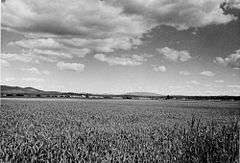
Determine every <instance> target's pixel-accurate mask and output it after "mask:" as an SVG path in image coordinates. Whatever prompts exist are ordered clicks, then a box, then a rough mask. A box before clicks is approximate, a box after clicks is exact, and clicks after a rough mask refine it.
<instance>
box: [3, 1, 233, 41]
mask: <svg viewBox="0 0 240 163" xmlns="http://www.w3.org/2000/svg"><path fill="white" fill-rule="evenodd" d="M221 3H222V1H219V0H204V1H198V0H185V1H182V0H175V1H167V0H152V1H148V2H146V1H145V0H121V1H118V0H104V1H95V0H81V1H76V0H63V1H61V2H59V1H49V0H42V1H34V0H8V1H6V2H5V3H3V4H2V10H3V16H2V22H3V24H4V25H5V26H8V27H10V28H14V29H16V30H19V31H28V32H32V33H34V32H42V33H50V34H56V35H83V36H84V35H88V36H91V37H99V36H102V37H103V36H109V35H131V36H136V35H138V34H142V33H143V32H145V31H146V30H148V29H149V28H151V27H154V26H157V25H161V24H167V25H171V26H174V27H176V28H178V29H186V28H189V27H202V26H205V25H209V24H221V23H227V22H229V21H231V20H233V19H234V17H233V16H231V15H225V14H224V13H223V11H222V9H221V8H220V4H221Z"/></svg>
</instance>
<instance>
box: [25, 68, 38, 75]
mask: <svg viewBox="0 0 240 163" xmlns="http://www.w3.org/2000/svg"><path fill="white" fill-rule="evenodd" d="M21 70H22V71H25V72H29V73H32V74H37V75H40V74H41V72H40V71H39V70H38V69H37V68H35V67H31V68H21Z"/></svg>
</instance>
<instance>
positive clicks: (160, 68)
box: [153, 65, 167, 72]
mask: <svg viewBox="0 0 240 163" xmlns="http://www.w3.org/2000/svg"><path fill="white" fill-rule="evenodd" d="M153 70H154V71H156V72H166V71H167V69H166V67H165V66H157V65H153Z"/></svg>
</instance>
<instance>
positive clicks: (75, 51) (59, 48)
mask: <svg viewBox="0 0 240 163" xmlns="http://www.w3.org/2000/svg"><path fill="white" fill-rule="evenodd" d="M60 40H61V39H60ZM60 40H59V39H57V38H45V39H43V38H34V39H23V40H20V41H16V42H10V43H8V46H19V47H21V48H24V49H27V50H29V51H32V52H33V53H39V54H44V55H49V56H55V57H61V58H72V55H75V56H78V57H84V56H85V55H86V54H88V53H89V52H90V49H88V48H81V49H79V48H74V47H67V46H65V45H64V44H62V43H59V41H60Z"/></svg>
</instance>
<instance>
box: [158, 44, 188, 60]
mask: <svg viewBox="0 0 240 163" xmlns="http://www.w3.org/2000/svg"><path fill="white" fill-rule="evenodd" d="M157 51H158V52H159V53H160V54H162V55H163V56H164V57H165V58H166V59H168V60H171V61H174V62H178V61H180V62H186V61H188V60H189V59H191V58H192V57H191V55H190V54H189V52H188V51H186V50H182V51H177V50H174V49H171V48H168V47H164V48H162V49H157Z"/></svg>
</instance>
